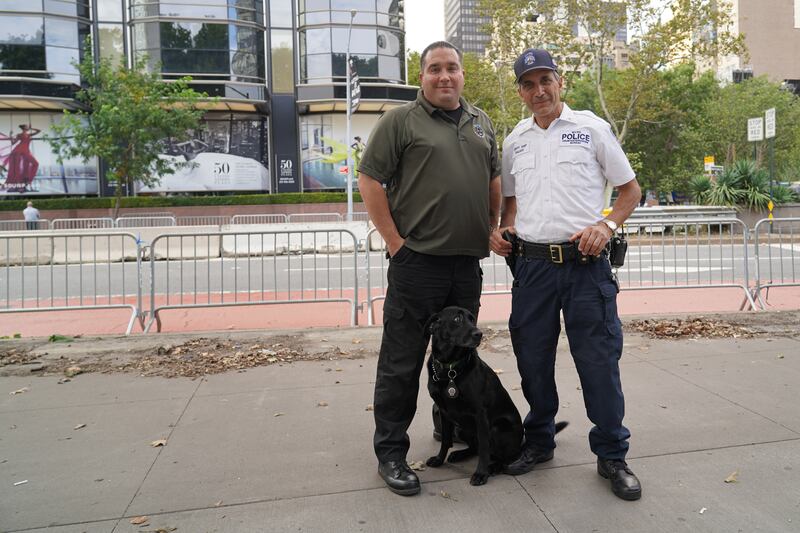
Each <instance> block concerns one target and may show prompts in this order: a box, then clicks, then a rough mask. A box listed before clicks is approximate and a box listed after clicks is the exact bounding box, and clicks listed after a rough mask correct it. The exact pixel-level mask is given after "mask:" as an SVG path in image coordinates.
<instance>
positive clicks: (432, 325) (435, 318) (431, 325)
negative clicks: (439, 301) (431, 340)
mask: <svg viewBox="0 0 800 533" xmlns="http://www.w3.org/2000/svg"><path fill="white" fill-rule="evenodd" d="M437 329H439V313H434V314H432V315H431V316H430V318H428V321H427V322H425V328H424V332H425V334H426V335H433V333H434V332H435V331H436V330H437Z"/></svg>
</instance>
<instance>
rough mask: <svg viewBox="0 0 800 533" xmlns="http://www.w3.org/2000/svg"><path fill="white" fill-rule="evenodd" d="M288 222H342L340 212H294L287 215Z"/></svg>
mask: <svg viewBox="0 0 800 533" xmlns="http://www.w3.org/2000/svg"><path fill="white" fill-rule="evenodd" d="M286 221H287V222H291V223H303V224H316V223H319V222H341V221H342V215H340V214H339V213H292V214H291V215H288V216H287V217H286Z"/></svg>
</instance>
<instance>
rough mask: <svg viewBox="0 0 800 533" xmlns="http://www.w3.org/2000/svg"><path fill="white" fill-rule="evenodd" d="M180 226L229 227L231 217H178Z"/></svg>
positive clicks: (177, 220)
mask: <svg viewBox="0 0 800 533" xmlns="http://www.w3.org/2000/svg"><path fill="white" fill-rule="evenodd" d="M175 220H176V223H177V225H178V226H220V227H222V226H227V225H229V224H230V223H231V217H228V216H225V215H190V216H182V217H176V219H175Z"/></svg>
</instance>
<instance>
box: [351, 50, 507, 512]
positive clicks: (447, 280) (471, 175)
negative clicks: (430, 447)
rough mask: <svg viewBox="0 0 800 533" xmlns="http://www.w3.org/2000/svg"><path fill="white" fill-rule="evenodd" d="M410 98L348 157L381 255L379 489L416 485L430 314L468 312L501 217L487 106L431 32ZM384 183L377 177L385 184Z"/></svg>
mask: <svg viewBox="0 0 800 533" xmlns="http://www.w3.org/2000/svg"><path fill="white" fill-rule="evenodd" d="M420 85H421V89H420V91H419V93H418V94H417V99H416V100H415V101H414V102H409V103H407V104H404V105H402V106H399V107H396V108H394V109H391V110H389V111H387V112H386V114H384V115H383V116H382V117H381V119H380V120H379V121H378V123H377V124H376V126H375V128H374V129H373V131H372V133H371V134H370V137H369V144H368V145H367V147H366V150H365V151H364V156H363V158H362V159H361V163H360V164H359V166H358V171H359V178H358V186H359V190H360V192H361V196H362V198H363V199H364V204H365V206H366V208H367V211H368V212H369V217H370V220H372V222H373V223H374V224H375V227H376V228H377V230H378V232H379V233H380V234H381V236H382V237H383V240H384V242H386V248H387V250H388V253H389V255H390V257H391V258H390V260H389V268H388V270H387V273H386V278H387V280H388V284H387V285H388V286H387V290H386V300H385V301H384V304H383V339H382V341H381V349H380V354H379V356H378V368H377V373H376V377H375V408H374V416H375V435H374V439H373V445H374V448H375V455H376V456H377V458H378V474H379V475H380V476H381V478H382V479H383V480H384V482H385V483H386V485H387V487H388V488H389V490H391V491H392V492H395V493H397V494H401V495H404V496H410V495H413V494H417V493H419V491H420V483H419V479H418V477H417V475H416V473H415V472H413V471H412V470H411V469H410V468H409V466H408V463H407V462H406V455H407V453H408V449H409V444H410V442H409V437H408V433H407V429H408V427H409V425H410V424H411V421H412V419H413V418H414V413H415V412H416V409H417V393H418V391H419V376H420V372H421V371H422V367H423V364H424V358H425V350H426V347H427V344H428V340H429V334H428V332H426V331H425V324H426V322H427V321H428V319H429V318H430V316H431V315H433V314H434V313H437V312H439V311H441V310H442V309H443V308H445V307H447V306H449V305H458V306H460V307H465V308H467V309H469V310H470V311H471V312H472V313H473V314H474V315H477V314H478V308H479V306H480V295H481V286H482V272H481V269H480V262H479V261H480V258H482V257H486V256H488V255H489V235H490V232H491V230H492V229H494V228H495V227H496V226H497V221H498V219H499V216H500V202H501V195H500V189H501V187H500V160H499V157H498V150H497V142H496V140H495V136H494V129H493V127H492V123H491V121H490V120H489V117H488V116H487V115H486V113H484V112H483V111H481V110H480V109H478V108H476V107H474V106H472V105H470V104H469V103H468V102H466V101H465V100H464V98H462V97H461V92H462V90H463V88H464V69H463V66H462V54H461V51H460V50H458V48H456V47H455V46H453V45H452V44H450V43H448V42H446V41H437V42H435V43H432V44H430V45H429V46H428V47H426V48H425V50H423V52H422V55H421V56H420ZM384 187H385V188H384Z"/></svg>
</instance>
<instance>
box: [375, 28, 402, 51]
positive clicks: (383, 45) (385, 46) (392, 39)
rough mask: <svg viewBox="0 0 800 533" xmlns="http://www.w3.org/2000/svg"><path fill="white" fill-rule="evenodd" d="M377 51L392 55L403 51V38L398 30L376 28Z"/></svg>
mask: <svg viewBox="0 0 800 533" xmlns="http://www.w3.org/2000/svg"><path fill="white" fill-rule="evenodd" d="M377 44H378V53H379V54H381V55H389V56H394V55H398V54H402V52H403V38H402V34H401V33H400V32H393V31H388V30H378V43H377Z"/></svg>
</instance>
